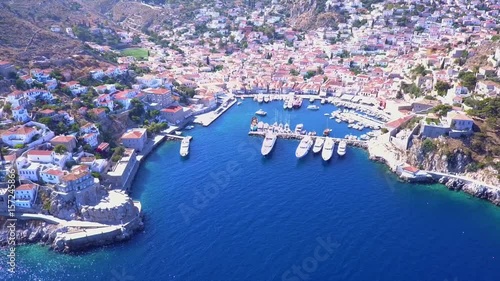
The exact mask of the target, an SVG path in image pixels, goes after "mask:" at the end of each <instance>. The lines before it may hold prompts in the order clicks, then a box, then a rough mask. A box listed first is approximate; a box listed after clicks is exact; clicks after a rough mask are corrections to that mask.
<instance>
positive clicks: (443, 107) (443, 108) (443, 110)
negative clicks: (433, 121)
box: [432, 104, 453, 116]
mask: <svg viewBox="0 0 500 281" xmlns="http://www.w3.org/2000/svg"><path fill="white" fill-rule="evenodd" d="M452 109H453V108H452V106H451V105H447V104H440V105H438V106H436V107H434V108H433V109H432V112H434V113H436V114H437V115H439V116H445V115H446V114H447V113H448V112H450V111H451V110H452Z"/></svg>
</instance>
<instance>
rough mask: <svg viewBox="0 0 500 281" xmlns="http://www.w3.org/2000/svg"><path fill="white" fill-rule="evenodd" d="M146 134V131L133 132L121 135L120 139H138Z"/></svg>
mask: <svg viewBox="0 0 500 281" xmlns="http://www.w3.org/2000/svg"><path fill="white" fill-rule="evenodd" d="M145 133H146V130H133V131H130V132H126V133H124V134H123V136H122V139H140V138H142V136H143V135H144V134H145Z"/></svg>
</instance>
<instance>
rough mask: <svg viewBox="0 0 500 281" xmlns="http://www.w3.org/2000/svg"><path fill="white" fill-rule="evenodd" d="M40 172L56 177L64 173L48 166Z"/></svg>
mask: <svg viewBox="0 0 500 281" xmlns="http://www.w3.org/2000/svg"><path fill="white" fill-rule="evenodd" d="M42 173H44V174H48V175H52V176H56V177H61V176H63V175H64V171H61V170H59V169H56V168H50V169H48V170H45V171H42Z"/></svg>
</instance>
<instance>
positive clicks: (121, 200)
mask: <svg viewBox="0 0 500 281" xmlns="http://www.w3.org/2000/svg"><path fill="white" fill-rule="evenodd" d="M81 214H82V218H83V220H86V221H93V222H100V223H106V224H120V223H123V222H128V221H130V220H132V219H134V218H135V217H137V216H138V215H139V210H138V208H137V207H136V206H135V205H134V202H133V201H132V198H130V197H129V196H128V195H127V194H126V193H125V192H123V191H119V190H111V191H110V192H109V194H108V195H107V196H106V197H104V198H103V199H102V200H101V202H99V203H98V204H96V205H93V206H89V205H87V206H83V207H82V209H81Z"/></svg>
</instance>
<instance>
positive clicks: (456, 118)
mask: <svg viewBox="0 0 500 281" xmlns="http://www.w3.org/2000/svg"><path fill="white" fill-rule="evenodd" d="M473 126H474V121H473V120H472V118H470V117H469V116H467V115H465V114H464V113H462V112H458V111H450V112H448V114H447V115H446V117H445V118H439V117H438V116H436V115H434V114H429V115H428V116H427V117H426V118H424V119H422V121H421V127H420V135H421V136H422V137H428V138H437V137H439V136H444V135H447V136H450V137H452V138H458V137H461V136H463V135H470V134H472V132H473V131H472V128H473Z"/></svg>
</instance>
